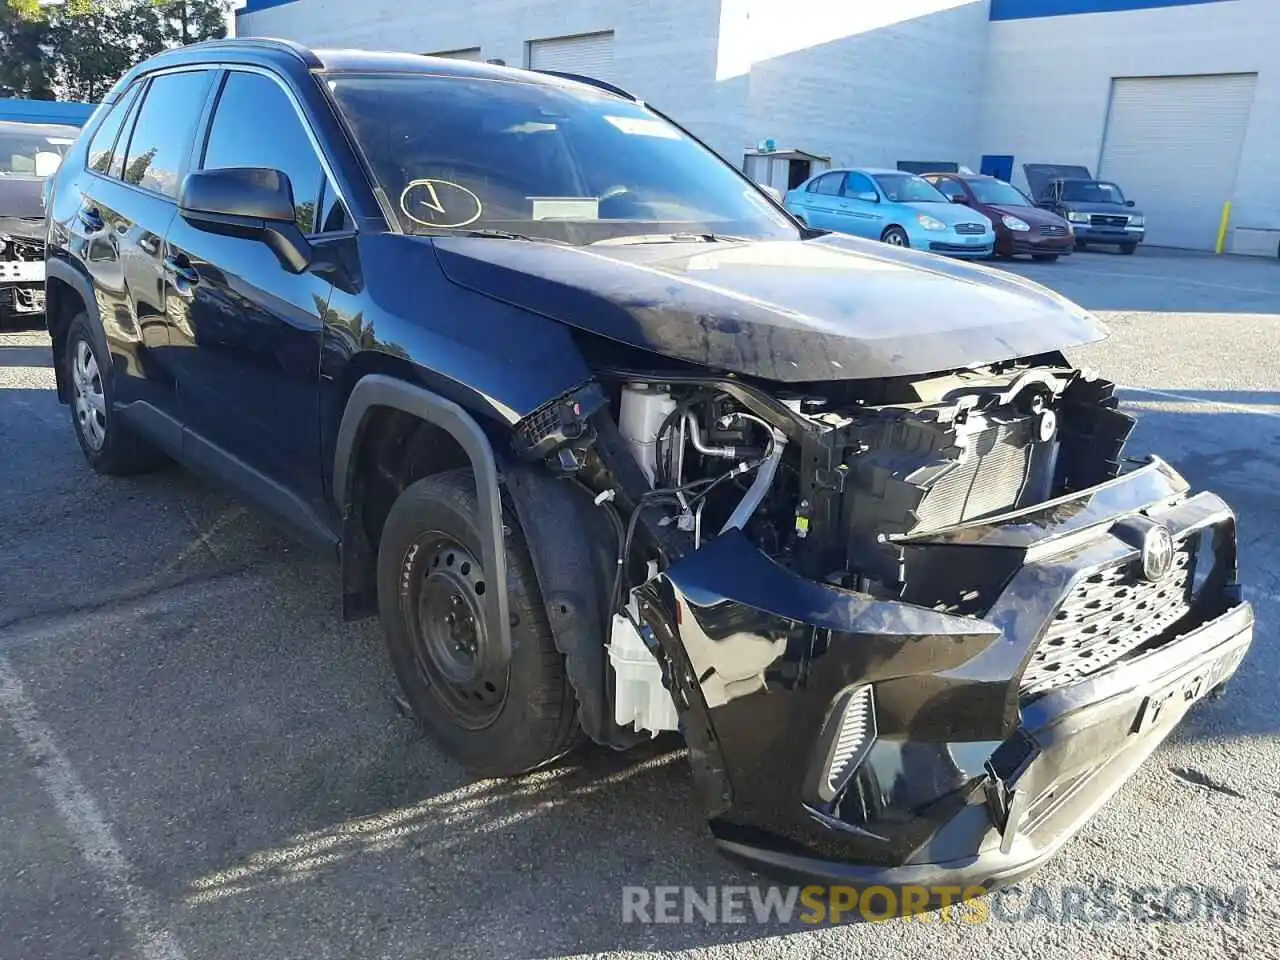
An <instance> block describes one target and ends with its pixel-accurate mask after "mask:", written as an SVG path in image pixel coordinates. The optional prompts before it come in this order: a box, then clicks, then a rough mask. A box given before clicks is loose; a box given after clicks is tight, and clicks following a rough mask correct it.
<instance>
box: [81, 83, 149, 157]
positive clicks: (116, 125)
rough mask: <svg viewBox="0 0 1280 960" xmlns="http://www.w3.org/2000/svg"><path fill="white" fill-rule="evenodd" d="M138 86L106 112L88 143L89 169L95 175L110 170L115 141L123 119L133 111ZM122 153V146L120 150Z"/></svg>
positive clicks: (132, 88) (126, 92) (135, 85)
mask: <svg viewBox="0 0 1280 960" xmlns="http://www.w3.org/2000/svg"><path fill="white" fill-rule="evenodd" d="M139 86H140V85H139V84H134V85H133V86H132V87H130V88H129V89H128V90H127V91H125V94H124V96H123V97H121V98H120V99H119V100H117V101H116V102H115V104H114V106H112V107H111V109H110V110H108V111H107V115H106V117H105V118H104V119H103V121H102V123H101V125H99V127H98V130H97V132H96V133H94V135H93V139H92V140H91V141H90V142H89V169H90V170H93V171H95V172H96V173H106V172H107V171H109V170H110V169H111V157H112V155H113V154H114V152H115V149H116V141H117V140H118V139H119V137H120V128H121V127H123V126H124V121H125V117H127V116H128V115H129V111H130V110H132V109H133V101H134V100H135V99H137V96H138V88H139ZM120 149H121V150H122V151H123V149H124V147H123V146H121V148H120Z"/></svg>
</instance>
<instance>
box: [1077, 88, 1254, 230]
mask: <svg viewBox="0 0 1280 960" xmlns="http://www.w3.org/2000/svg"><path fill="white" fill-rule="evenodd" d="M1256 79H1257V74H1252V73H1238V74H1220V75H1210V76H1195V77H1135V78H1117V79H1115V80H1113V81H1112V85H1111V111H1110V114H1109V115H1108V117H1107V130H1106V138H1105V140H1104V141H1103V147H1102V163H1101V165H1100V168H1099V171H1098V177H1099V179H1102V180H1112V181H1115V182H1116V183H1117V184H1119V185H1120V189H1121V190H1123V191H1124V192H1125V195H1126V196H1127V197H1128V198H1129V199H1130V200H1135V201H1137V205H1138V208H1139V209H1140V210H1141V211H1142V212H1143V213H1144V214H1145V215H1146V218H1147V242H1148V243H1154V244H1159V245H1161V246H1169V247H1186V248H1189V249H1193V250H1212V249H1213V247H1214V243H1215V241H1216V240H1217V234H1218V224H1219V221H1220V218H1221V216H1222V204H1223V202H1224V201H1226V200H1230V199H1231V197H1232V195H1233V194H1234V193H1235V188H1236V173H1237V169H1238V168H1239V166H1240V151H1241V148H1242V146H1243V144H1244V136H1245V129H1246V128H1247V127H1248V124H1249V109H1250V107H1251V106H1252V105H1253V88H1254V82H1255V81H1256Z"/></svg>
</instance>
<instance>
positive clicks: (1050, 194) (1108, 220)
mask: <svg viewBox="0 0 1280 960" xmlns="http://www.w3.org/2000/svg"><path fill="white" fill-rule="evenodd" d="M1023 171H1024V172H1025V173H1026V176H1027V185H1028V186H1029V187H1030V188H1031V196H1033V197H1035V200H1036V205H1037V206H1039V207H1040V208H1042V209H1044V210H1049V211H1052V212H1053V213H1056V214H1058V215H1059V216H1060V217H1062V218H1063V219H1065V220H1066V221H1067V222H1068V223H1070V224H1071V227H1072V229H1073V230H1074V231H1075V234H1076V249H1077V250H1083V249H1084V248H1085V247H1086V246H1088V245H1089V244H1091V243H1105V244H1114V245H1116V246H1118V247H1119V248H1120V252H1121V253H1125V254H1131V253H1133V252H1134V251H1135V250H1137V249H1138V244H1140V243H1141V242H1142V240H1143V238H1144V237H1145V236H1146V232H1147V220H1146V217H1144V216H1143V215H1142V211H1141V210H1138V209H1137V205H1136V204H1135V203H1134V202H1133V201H1132V200H1129V199H1127V198H1126V197H1125V195H1124V191H1122V190H1121V189H1120V187H1119V186H1118V185H1117V184H1114V183H1112V182H1111V181H1109V180H1095V179H1094V178H1093V175H1092V174H1091V173H1090V172H1089V169H1088V168H1087V167H1077V166H1070V167H1063V166H1058V165H1055V164H1048V163H1028V164H1024V165H1023Z"/></svg>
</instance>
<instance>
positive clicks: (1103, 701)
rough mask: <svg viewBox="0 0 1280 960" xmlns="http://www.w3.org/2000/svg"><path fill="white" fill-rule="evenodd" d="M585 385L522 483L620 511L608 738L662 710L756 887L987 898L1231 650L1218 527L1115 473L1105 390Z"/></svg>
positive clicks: (1215, 518)
mask: <svg viewBox="0 0 1280 960" xmlns="http://www.w3.org/2000/svg"><path fill="white" fill-rule="evenodd" d="M601 383H602V384H603V385H604V386H603V387H602V388H601V389H600V390H598V391H597V392H596V393H594V394H593V396H595V404H594V405H593V408H592V410H588V411H585V412H584V411H582V410H581V408H580V407H579V408H576V409H577V410H578V413H579V414H580V415H581V416H579V417H578V418H577V419H578V420H580V423H579V424H578V426H576V427H573V428H572V429H569V430H567V431H566V430H565V429H563V423H568V422H570V421H572V420H574V418H573V417H568V418H564V417H562V418H561V420H562V428H561V429H560V430H559V433H558V434H557V436H558V437H559V438H560V440H559V441H558V442H557V443H555V444H553V446H554V447H555V448H556V450H555V452H554V453H552V454H549V458H548V463H553V464H554V465H556V467H557V469H559V470H561V471H564V472H571V473H573V474H575V475H576V476H577V477H578V479H579V480H580V481H581V482H582V483H583V484H584V485H585V486H587V487H588V488H589V489H590V490H591V491H592V492H593V493H594V494H595V500H596V504H597V505H598V506H602V507H604V508H605V509H608V510H616V511H617V512H618V519H619V523H618V524H617V526H618V528H619V530H618V534H619V537H618V539H619V549H618V568H617V575H616V577H615V578H614V584H613V589H612V591H611V592H610V603H609V609H611V610H612V611H613V613H614V617H613V621H614V626H613V630H612V636H611V644H610V648H609V660H610V663H611V665H612V668H613V669H612V674H611V676H612V679H613V683H612V686H611V687H610V690H609V694H608V695H609V699H610V705H611V707H612V712H613V719H614V722H615V724H616V725H617V727H625V728H628V729H631V730H634V731H635V732H637V733H648V734H654V733H656V732H658V731H660V730H663V729H672V728H674V727H675V726H676V725H677V718H678V725H679V729H680V730H681V732H682V733H683V735H684V737H685V740H686V742H687V743H688V746H689V749H690V756H691V761H692V765H693V769H694V774H695V779H696V781H697V784H698V787H699V792H700V794H701V796H702V799H703V802H704V804H705V806H706V808H707V811H708V814H709V816H710V818H711V825H712V829H713V832H714V833H715V835H716V837H717V840H718V841H719V843H720V845H721V847H722V849H723V851H724V852H725V853H726V854H728V855H730V856H731V857H733V858H735V859H737V860H739V861H741V862H743V863H745V864H747V865H749V866H750V867H751V868H753V869H757V870H760V871H762V872H766V873H769V874H772V875H775V876H782V877H788V878H791V879H795V880H799V881H801V882H809V881H814V880H816V881H819V882H831V883H834V882H839V883H851V884H872V883H875V884H939V883H945V884H957V883H961V884H964V885H975V884H976V885H981V886H986V887H994V886H998V885H1000V884H1003V883H1008V882H1012V881H1013V880H1015V879H1017V878H1018V877H1019V876H1021V875H1023V874H1025V873H1026V872H1028V871H1029V870H1031V869H1033V868H1034V867H1035V866H1037V865H1038V864H1039V863H1040V862H1042V860H1043V859H1044V858H1046V857H1047V856H1049V855H1051V854H1052V853H1053V852H1054V850H1056V849H1057V848H1058V847H1059V846H1060V845H1061V844H1062V843H1063V842H1065V840H1066V839H1067V838H1069V837H1070V836H1071V835H1072V834H1073V833H1074V832H1075V831H1076V830H1077V829H1078V828H1079V826H1080V825H1081V824H1082V823H1083V822H1085V821H1086V820H1087V819H1088V818H1089V816H1091V815H1092V814H1093V812H1094V811H1095V810H1096V809H1097V808H1098V807H1099V806H1100V805H1101V804H1102V803H1103V802H1104V801H1105V800H1106V799H1107V797H1109V796H1110V795H1111V793H1112V792H1114V790H1115V789H1116V788H1117V787H1118V786H1119V784H1120V783H1121V782H1123V780H1124V779H1126V777H1127V776H1128V775H1129V774H1130V773H1131V772H1132V771H1133V770H1134V769H1135V768H1136V767H1137V765H1138V764H1140V763H1141V761H1142V760H1143V759H1144V758H1145V757H1146V756H1147V755H1148V754H1149V753H1150V752H1151V750H1152V749H1154V748H1155V746H1156V745H1157V744H1158V743H1159V742H1160V741H1161V740H1162V739H1163V737H1164V736H1165V735H1166V734H1167V732H1168V731H1169V729H1170V728H1171V726H1172V725H1173V724H1174V723H1175V722H1176V721H1177V719H1178V718H1179V717H1180V716H1181V714H1182V713H1183V712H1184V711H1185V710H1186V709H1187V707H1188V706H1189V705H1190V704H1191V703H1192V702H1194V701H1195V700H1197V699H1199V698H1200V697H1202V696H1204V695H1205V694H1207V693H1209V692H1211V691H1213V690H1215V689H1218V688H1220V687H1221V686H1222V685H1223V684H1224V683H1225V681H1226V679H1227V678H1228V677H1229V676H1230V675H1231V673H1232V672H1233V671H1234V670H1235V668H1236V666H1237V665H1238V664H1239V662H1240V660H1241V659H1242V658H1243V656H1244V653H1245V651H1246V650H1247V647H1248V644H1249V641H1250V637H1251V627H1252V612H1251V610H1250V608H1249V606H1248V605H1247V604H1246V603H1244V602H1243V601H1242V600H1241V596H1240V590H1239V587H1238V585H1237V579H1236V532H1235V521H1234V516H1233V514H1232V512H1231V510H1230V509H1229V508H1228V507H1227V505H1226V504H1225V503H1223V502H1222V501H1221V500H1220V499H1219V498H1218V497H1216V496H1215V495H1213V494H1209V493H1202V494H1199V495H1197V496H1190V495H1189V494H1188V489H1187V485H1186V483H1185V482H1184V481H1183V480H1182V478H1181V477H1179V476H1178V474H1177V473H1176V472H1174V471H1173V470H1172V469H1171V468H1170V467H1168V466H1167V465H1166V464H1164V463H1163V462H1162V461H1160V460H1158V459H1152V460H1150V461H1147V462H1143V463H1136V462H1132V461H1125V460H1123V459H1122V457H1121V449H1122V447H1123V444H1124V442H1125V440H1126V438H1127V437H1128V434H1129V432H1130V430H1131V428H1132V420H1131V419H1130V418H1129V417H1128V416H1126V415H1124V414H1122V413H1121V412H1119V411H1118V410H1117V403H1116V399H1115V397H1114V388H1113V385H1111V384H1109V383H1107V382H1105V381H1102V380H1099V379H1096V378H1094V377H1092V376H1089V375H1087V374H1085V373H1082V372H1081V371H1078V370H1075V369H1072V368H1071V367H1069V366H1068V365H1067V364H1066V363H1065V361H1063V360H1062V358H1061V357H1058V356H1047V357H1041V358H1037V359H1034V360H1027V361H1019V362H1010V363H1007V364H999V365H993V366H990V367H986V368H982V369H976V370H967V371H960V372H952V373H947V374H941V375H937V376H933V377H925V378H903V379H899V380H880V381H870V382H866V381H844V382H838V383H827V384H821V385H815V386H814V387H813V388H812V389H807V388H805V387H799V388H797V389H795V390H794V391H792V392H789V393H786V394H783V395H778V394H775V393H771V392H767V391H765V390H763V389H761V388H760V386H758V385H751V384H748V383H744V382H741V381H738V380H735V379H732V378H731V379H727V380H724V381H714V382H713V381H707V380H705V379H704V380H697V379H692V378H691V379H687V380H684V379H681V378H680V377H678V376H675V375H672V374H670V373H668V374H667V375H665V376H658V375H646V374H641V373H639V372H635V371H623V370H612V371H609V372H607V373H606V374H603V375H602V376H601ZM595 389H596V388H594V387H593V390H595ZM610 391H611V392H610ZM610 407H611V408H612V409H613V410H616V411H617V417H616V422H615V420H614V418H613V417H611V416H610V414H609V408H610ZM593 410H594V412H592V411H593ZM566 436H570V437H578V438H583V437H586V438H587V441H588V442H578V443H576V444H574V443H572V442H570V440H566V439H565V437H566ZM540 453H541V454H543V455H547V454H548V451H546V450H543V451H540ZM636 468H638V470H637V469H636ZM624 518H625V519H624ZM598 739H599V737H598Z"/></svg>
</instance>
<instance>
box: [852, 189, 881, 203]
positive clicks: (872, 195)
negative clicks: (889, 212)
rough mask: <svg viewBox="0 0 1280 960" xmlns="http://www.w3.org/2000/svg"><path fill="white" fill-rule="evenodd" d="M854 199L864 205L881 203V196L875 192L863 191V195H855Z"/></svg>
mask: <svg viewBox="0 0 1280 960" xmlns="http://www.w3.org/2000/svg"><path fill="white" fill-rule="evenodd" d="M853 199H855V200H861V201H862V202H863V203H879V202H880V194H878V193H876V192H875V191H874V190H863V191H862V192H861V193H855V194H854V195H853Z"/></svg>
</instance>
